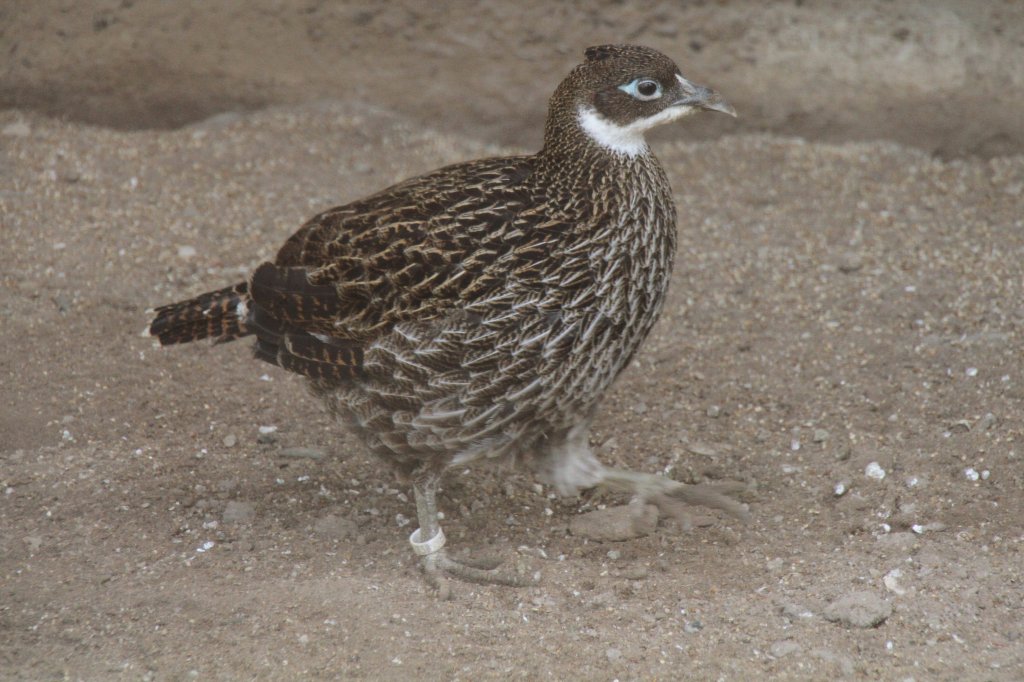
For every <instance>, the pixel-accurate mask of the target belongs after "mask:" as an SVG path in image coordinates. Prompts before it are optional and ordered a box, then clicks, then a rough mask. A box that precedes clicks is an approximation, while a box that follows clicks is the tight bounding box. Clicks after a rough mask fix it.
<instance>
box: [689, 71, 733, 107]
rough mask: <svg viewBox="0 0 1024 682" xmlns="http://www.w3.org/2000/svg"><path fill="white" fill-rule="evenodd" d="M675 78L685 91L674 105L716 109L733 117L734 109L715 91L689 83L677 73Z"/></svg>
mask: <svg viewBox="0 0 1024 682" xmlns="http://www.w3.org/2000/svg"><path fill="white" fill-rule="evenodd" d="M676 79H677V80H678V81H679V85H680V86H681V88H682V90H683V92H684V93H685V96H684V97H682V98H681V99H679V100H678V101H677V102H675V104H676V105H681V106H688V107H695V108H698V109H707V110H708V111H718V112H721V113H723V114H729V115H730V116H732V117H733V118H735V117H736V110H735V109H733V107H732V105H731V104H729V103H728V102H726V101H725V98H723V97H722V96H721V95H720V94H718V92H717V91H715V90H712V89H711V88H708V87H705V86H703V85H697V84H696V83H691V82H690V81H688V80H686V79H685V78H683V77H682V76H680V75H678V74H677V75H676Z"/></svg>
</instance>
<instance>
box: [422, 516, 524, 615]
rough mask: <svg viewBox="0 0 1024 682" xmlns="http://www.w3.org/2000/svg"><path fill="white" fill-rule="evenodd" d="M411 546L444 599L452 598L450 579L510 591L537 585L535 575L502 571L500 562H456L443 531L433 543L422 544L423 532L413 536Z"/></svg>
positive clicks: (471, 560)
mask: <svg viewBox="0 0 1024 682" xmlns="http://www.w3.org/2000/svg"><path fill="white" fill-rule="evenodd" d="M409 543H410V544H411V545H412V548H413V550H414V551H415V552H416V554H418V555H420V556H421V557H422V565H423V572H424V573H425V574H426V576H427V581H428V582H429V583H430V585H431V587H433V588H434V589H436V590H437V592H438V596H439V597H440V598H441V599H448V598H450V597H451V588H450V587H449V585H448V577H449V576H450V577H452V578H457V579H459V580H464V581H466V582H471V583H478V584H481V585H507V586H509V587H529V586H530V585H536V584H537V578H536V577H535V576H533V575H530V576H525V575H519V574H517V573H513V572H511V571H507V570H502V569H501V568H500V565H501V562H500V561H489V560H473V559H463V560H462V561H456V560H455V559H453V558H451V557H450V556H448V553H447V552H445V550H444V545H445V537H444V531H443V530H441V527H440V526H438V527H437V533H435V534H434V537H433V538H431V539H429V540H424V541H421V540H420V529H418V528H417V529H416V530H415V531H413V534H412V535H411V536H409Z"/></svg>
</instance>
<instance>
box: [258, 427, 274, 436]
mask: <svg viewBox="0 0 1024 682" xmlns="http://www.w3.org/2000/svg"><path fill="white" fill-rule="evenodd" d="M274 431H277V427H276V426H261V427H260V433H262V434H267V433H273V432H274Z"/></svg>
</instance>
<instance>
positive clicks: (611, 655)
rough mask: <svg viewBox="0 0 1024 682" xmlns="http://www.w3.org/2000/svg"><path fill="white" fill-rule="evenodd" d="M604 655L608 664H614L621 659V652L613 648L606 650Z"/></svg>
mask: <svg viewBox="0 0 1024 682" xmlns="http://www.w3.org/2000/svg"><path fill="white" fill-rule="evenodd" d="M604 655H605V656H606V657H607V658H608V662H609V663H614V662H615V661H617V660H619V659H620V658H622V652H621V651H619V650H618V649H615V648H611V649H608V650H607V651H605V652H604Z"/></svg>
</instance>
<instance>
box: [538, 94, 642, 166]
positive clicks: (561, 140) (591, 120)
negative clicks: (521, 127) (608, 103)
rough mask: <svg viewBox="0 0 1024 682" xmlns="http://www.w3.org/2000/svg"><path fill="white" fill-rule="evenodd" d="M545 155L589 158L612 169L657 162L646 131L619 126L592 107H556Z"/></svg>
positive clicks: (547, 127)
mask: <svg viewBox="0 0 1024 682" xmlns="http://www.w3.org/2000/svg"><path fill="white" fill-rule="evenodd" d="M541 154H542V155H552V156H569V157H572V158H576V159H581V158H583V157H588V158H591V159H593V160H595V161H601V162H603V163H606V164H609V165H619V164H622V165H629V164H631V163H633V162H636V161H641V162H643V161H645V160H648V159H650V160H652V161H653V156H652V155H651V150H650V148H649V147H648V146H647V141H646V140H645V139H644V135H643V131H642V130H639V129H635V128H634V127H631V126H620V125H617V124H615V123H613V122H611V121H609V120H608V119H606V118H604V117H603V116H601V115H600V114H599V113H598V112H597V111H595V110H594V109H593V108H592V107H588V106H586V105H583V104H575V103H565V104H564V105H561V106H555V107H552V109H551V112H550V113H549V115H548V119H547V123H546V125H545V128H544V149H543V150H542V151H541Z"/></svg>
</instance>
